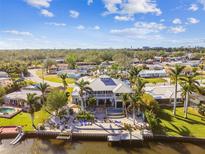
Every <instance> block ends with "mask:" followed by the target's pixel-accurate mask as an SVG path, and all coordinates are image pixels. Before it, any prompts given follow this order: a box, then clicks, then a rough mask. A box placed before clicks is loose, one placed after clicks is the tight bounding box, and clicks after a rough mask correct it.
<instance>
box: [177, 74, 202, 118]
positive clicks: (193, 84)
mask: <svg viewBox="0 0 205 154" xmlns="http://www.w3.org/2000/svg"><path fill="white" fill-rule="evenodd" d="M197 75H198V73H193V74H189V75H186V76H185V77H182V78H180V80H181V83H180V85H181V87H182V90H183V93H184V94H185V104H184V111H185V116H184V117H185V118H187V111H188V106H189V97H190V94H191V93H192V92H199V91H200V88H199V85H200V84H199V82H198V81H197V80H196V76H197Z"/></svg>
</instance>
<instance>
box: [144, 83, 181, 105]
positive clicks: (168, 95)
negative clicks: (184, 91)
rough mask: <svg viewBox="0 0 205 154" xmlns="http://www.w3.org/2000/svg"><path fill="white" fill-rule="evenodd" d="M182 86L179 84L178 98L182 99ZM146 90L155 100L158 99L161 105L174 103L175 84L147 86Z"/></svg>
mask: <svg viewBox="0 0 205 154" xmlns="http://www.w3.org/2000/svg"><path fill="white" fill-rule="evenodd" d="M180 89H181V88H180V86H178V93H177V100H178V102H179V101H180V100H181V92H180ZM144 90H145V92H146V93H148V94H150V95H152V96H153V97H154V99H155V100H157V101H158V102H159V103H160V104H161V105H162V104H166V105H172V104H171V103H173V101H174V91H175V86H174V85H162V86H159V85H155V86H146V87H145V88H144Z"/></svg>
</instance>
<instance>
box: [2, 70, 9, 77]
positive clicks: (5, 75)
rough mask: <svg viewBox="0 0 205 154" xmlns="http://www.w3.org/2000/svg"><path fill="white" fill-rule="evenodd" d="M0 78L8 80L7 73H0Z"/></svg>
mask: <svg viewBox="0 0 205 154" xmlns="http://www.w3.org/2000/svg"><path fill="white" fill-rule="evenodd" d="M0 78H9V75H8V73H6V72H2V71H0Z"/></svg>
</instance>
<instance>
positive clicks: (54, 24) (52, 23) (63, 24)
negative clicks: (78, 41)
mask: <svg viewBox="0 0 205 154" xmlns="http://www.w3.org/2000/svg"><path fill="white" fill-rule="evenodd" d="M45 24H47V25H51V26H66V24H65V23H57V22H47V23H45Z"/></svg>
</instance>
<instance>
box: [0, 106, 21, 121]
mask: <svg viewBox="0 0 205 154" xmlns="http://www.w3.org/2000/svg"><path fill="white" fill-rule="evenodd" d="M0 108H11V109H14V110H15V112H12V113H10V114H3V113H0V118H12V117H14V116H15V115H17V114H19V113H20V112H21V111H22V108H18V107H12V106H5V105H3V106H1V107H0Z"/></svg>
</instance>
